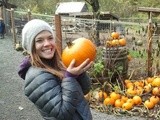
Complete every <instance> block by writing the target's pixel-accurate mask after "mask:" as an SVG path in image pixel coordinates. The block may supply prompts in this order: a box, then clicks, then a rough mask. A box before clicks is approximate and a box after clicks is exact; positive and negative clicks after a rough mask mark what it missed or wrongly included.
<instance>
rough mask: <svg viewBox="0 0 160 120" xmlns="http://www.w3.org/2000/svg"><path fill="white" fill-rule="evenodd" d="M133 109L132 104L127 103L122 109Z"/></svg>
mask: <svg viewBox="0 0 160 120" xmlns="http://www.w3.org/2000/svg"><path fill="white" fill-rule="evenodd" d="M132 108H133V104H132V103H131V102H125V103H124V104H123V105H122V109H123V110H131V109H132Z"/></svg>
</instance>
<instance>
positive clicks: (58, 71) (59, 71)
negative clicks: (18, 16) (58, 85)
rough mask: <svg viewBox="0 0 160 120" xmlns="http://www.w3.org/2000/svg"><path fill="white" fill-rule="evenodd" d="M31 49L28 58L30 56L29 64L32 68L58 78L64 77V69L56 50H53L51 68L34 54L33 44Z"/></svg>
mask: <svg viewBox="0 0 160 120" xmlns="http://www.w3.org/2000/svg"><path fill="white" fill-rule="evenodd" d="M32 47H33V49H32V52H31V54H30V56H31V64H32V65H33V66H35V67H40V68H43V69H45V70H46V71H48V72H50V73H52V74H54V75H56V76H58V77H59V78H63V77H64V71H65V67H64V65H63V63H62V62H61V57H60V54H59V53H58V50H57V48H56V49H55V53H54V56H53V58H52V60H51V62H52V63H51V64H52V66H51V65H49V64H47V63H46V62H44V61H43V60H42V58H40V57H39V55H38V54H37V53H36V49H35V42H34V44H33V46H32Z"/></svg>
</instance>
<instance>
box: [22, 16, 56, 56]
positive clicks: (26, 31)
mask: <svg viewBox="0 0 160 120" xmlns="http://www.w3.org/2000/svg"><path fill="white" fill-rule="evenodd" d="M44 30H47V31H49V32H51V33H52V34H53V30H52V27H51V26H50V25H49V24H48V23H47V22H45V21H43V20H40V19H33V20H30V21H29V22H28V23H26V24H25V26H24V28H23V29H22V47H23V48H24V49H25V50H26V51H27V52H28V53H31V52H32V48H33V43H34V39H35V37H36V36H37V35H38V34H39V33H40V32H42V31H44Z"/></svg>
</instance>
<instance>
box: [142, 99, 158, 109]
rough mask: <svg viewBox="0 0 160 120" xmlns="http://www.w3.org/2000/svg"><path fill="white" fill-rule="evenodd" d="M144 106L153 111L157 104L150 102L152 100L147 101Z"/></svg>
mask: <svg viewBox="0 0 160 120" xmlns="http://www.w3.org/2000/svg"><path fill="white" fill-rule="evenodd" d="M144 106H145V107H146V108H148V109H152V108H154V106H155V104H154V103H153V102H152V101H150V100H146V101H145V102H144Z"/></svg>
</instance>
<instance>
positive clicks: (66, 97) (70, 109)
mask: <svg viewBox="0 0 160 120" xmlns="http://www.w3.org/2000/svg"><path fill="white" fill-rule="evenodd" d="M25 95H26V96H27V97H28V98H29V100H30V101H32V102H33V103H34V104H35V105H36V106H37V107H38V108H39V109H41V110H42V111H43V112H45V113H47V114H48V115H49V116H50V117H55V118H57V119H59V120H64V119H65V120H71V119H72V117H73V114H74V113H75V110H76V106H77V103H78V101H80V100H81V99H82V96H83V93H82V89H81V87H80V85H79V83H78V82H77V80H76V79H74V78H64V79H63V80H58V78H57V77H55V76H53V75H52V74H50V73H48V72H44V71H43V72H33V71H32V70H30V69H29V71H28V72H27V74H26V79H25Z"/></svg>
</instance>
